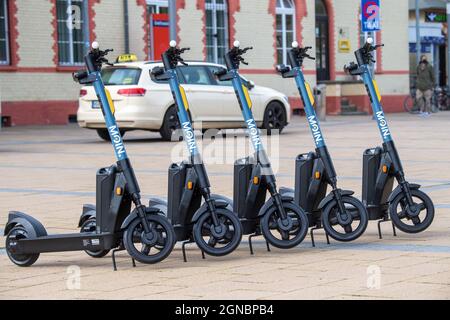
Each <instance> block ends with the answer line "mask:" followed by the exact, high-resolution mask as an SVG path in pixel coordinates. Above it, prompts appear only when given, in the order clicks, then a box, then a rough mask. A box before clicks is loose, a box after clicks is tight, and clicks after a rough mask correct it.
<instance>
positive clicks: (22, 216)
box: [3, 211, 47, 238]
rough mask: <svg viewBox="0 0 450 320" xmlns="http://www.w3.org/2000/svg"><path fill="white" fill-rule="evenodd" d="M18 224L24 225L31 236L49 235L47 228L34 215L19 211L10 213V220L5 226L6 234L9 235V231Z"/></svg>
mask: <svg viewBox="0 0 450 320" xmlns="http://www.w3.org/2000/svg"><path fill="white" fill-rule="evenodd" d="M16 225H21V226H23V227H24V228H25V229H26V230H27V233H28V235H29V236H30V238H33V237H34V238H37V237H44V236H46V235H47V231H46V230H45V228H44V226H43V225H42V223H40V222H39V221H38V220H36V219H35V218H33V217H32V216H30V215H28V214H26V213H23V212H19V211H10V212H9V215H8V222H7V223H6V226H5V231H4V234H3V235H4V236H7V235H8V233H9V232H10V231H11V229H12V228H14V227H15V226H16Z"/></svg>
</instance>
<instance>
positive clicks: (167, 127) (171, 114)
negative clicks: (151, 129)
mask: <svg viewBox="0 0 450 320" xmlns="http://www.w3.org/2000/svg"><path fill="white" fill-rule="evenodd" d="M178 129H181V125H180V120H179V119H178V114H177V109H176V107H175V106H171V107H170V108H169V109H167V111H166V115H165V116H164V120H163V124H162V127H161V129H160V130H159V133H160V134H161V137H162V139H163V140H164V141H171V140H172V135H173V133H174V132H175V131H176V130H178Z"/></svg>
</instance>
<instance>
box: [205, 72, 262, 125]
mask: <svg viewBox="0 0 450 320" xmlns="http://www.w3.org/2000/svg"><path fill="white" fill-rule="evenodd" d="M209 68H210V70H211V72H212V74H213V78H214V80H215V81H216V84H217V85H218V87H219V88H220V90H221V91H222V92H223V95H222V97H223V101H222V103H223V109H222V118H223V119H224V121H229V122H234V123H236V122H242V121H244V120H243V115H242V111H241V108H240V106H239V101H238V100H237V97H236V93H235V92H234V88H233V84H232V83H231V80H228V81H219V79H218V77H217V76H215V73H214V72H215V71H217V70H220V69H223V68H222V67H219V66H209ZM241 78H242V77H241ZM242 83H243V84H244V85H246V84H247V83H248V80H246V79H244V78H242ZM248 93H249V95H250V100H251V101H252V110H253V112H255V111H257V110H259V108H260V105H261V101H260V96H259V95H258V94H257V93H256V92H255V91H252V89H248ZM255 116H256V115H255ZM255 119H256V118H255ZM256 120H257V121H258V119H256Z"/></svg>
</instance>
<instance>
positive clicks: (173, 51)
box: [163, 40, 191, 68]
mask: <svg viewBox="0 0 450 320" xmlns="http://www.w3.org/2000/svg"><path fill="white" fill-rule="evenodd" d="M189 50H191V48H189V47H186V48H178V47H177V43H176V42H175V41H174V40H172V41H170V48H169V49H167V50H166V52H164V53H163V61H164V60H165V59H164V56H166V57H167V59H168V60H169V61H168V62H169V64H170V68H176V66H177V64H178V62H179V63H181V64H182V65H185V66H186V65H187V63H186V62H184V59H183V58H182V57H181V55H182V54H183V53H184V52H186V51H189ZM167 67H169V66H167Z"/></svg>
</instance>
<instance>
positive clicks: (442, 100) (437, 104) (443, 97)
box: [403, 87, 450, 114]
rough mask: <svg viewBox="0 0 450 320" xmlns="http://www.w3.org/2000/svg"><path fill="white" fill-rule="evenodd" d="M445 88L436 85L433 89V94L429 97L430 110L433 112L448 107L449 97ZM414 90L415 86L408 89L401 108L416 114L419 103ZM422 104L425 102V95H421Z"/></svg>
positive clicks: (418, 109) (418, 110) (449, 105)
mask: <svg viewBox="0 0 450 320" xmlns="http://www.w3.org/2000/svg"><path fill="white" fill-rule="evenodd" d="M447 91H448V90H447V88H446V87H436V88H435V89H434V90H433V96H432V97H431V111H432V112H433V113H436V112H438V111H442V110H448V109H449V107H450V104H449V103H450V101H449V100H450V99H448V94H447ZM416 92H417V89H416V88H415V87H412V88H411V89H410V93H409V95H408V96H407V97H406V98H405V101H404V102H403V108H404V109H405V111H406V112H409V113H411V114H418V113H420V103H419V100H418V99H417V98H416ZM421 99H422V104H425V103H426V102H425V97H422V98H421Z"/></svg>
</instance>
